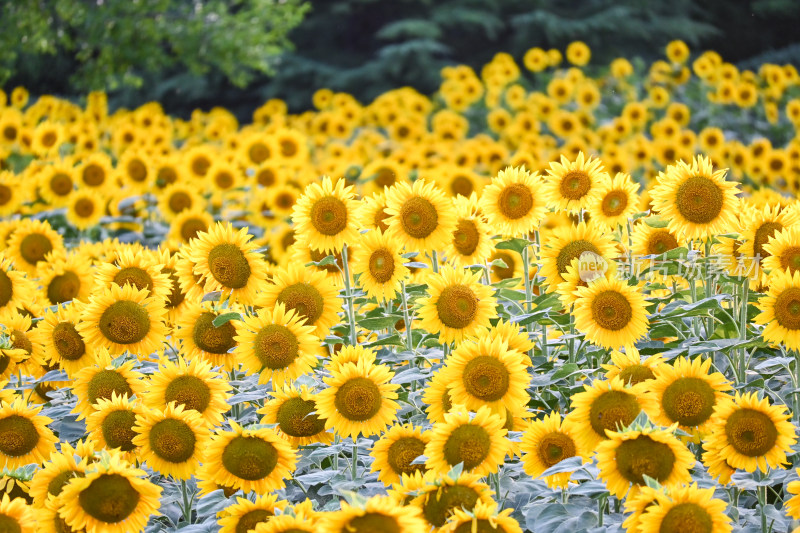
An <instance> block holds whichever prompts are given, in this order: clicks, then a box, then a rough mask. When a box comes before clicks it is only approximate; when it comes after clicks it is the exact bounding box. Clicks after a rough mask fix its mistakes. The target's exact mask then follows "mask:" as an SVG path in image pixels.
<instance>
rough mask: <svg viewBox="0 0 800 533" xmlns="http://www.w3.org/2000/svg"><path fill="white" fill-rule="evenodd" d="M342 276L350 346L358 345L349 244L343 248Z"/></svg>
mask: <svg viewBox="0 0 800 533" xmlns="http://www.w3.org/2000/svg"><path fill="white" fill-rule="evenodd" d="M342 276H343V277H344V294H345V296H344V299H345V303H346V304H347V322H348V323H349V325H350V344H351V345H352V346H355V345H356V344H358V336H357V334H356V311H355V308H354V304H353V287H352V285H351V284H350V267H349V265H348V259H347V244H345V245H344V246H342Z"/></svg>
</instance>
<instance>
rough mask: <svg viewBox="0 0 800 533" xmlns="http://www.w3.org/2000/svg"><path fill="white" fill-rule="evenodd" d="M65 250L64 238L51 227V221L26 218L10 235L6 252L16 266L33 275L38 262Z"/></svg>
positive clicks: (61, 253)
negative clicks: (50, 254) (48, 255)
mask: <svg viewBox="0 0 800 533" xmlns="http://www.w3.org/2000/svg"><path fill="white" fill-rule="evenodd" d="M64 251H65V250H64V239H63V237H61V235H59V234H58V233H56V231H55V230H53V228H52V227H50V223H48V222H47V221H44V222H43V221H41V220H34V219H32V218H24V219H22V220H20V221H19V223H18V224H17V226H16V229H15V230H14V233H12V234H11V236H10V237H9V239H8V247H7V249H6V254H7V256H8V258H9V259H11V260H13V261H14V268H17V269H19V270H22V271H24V272H26V273H27V274H28V275H33V274H35V273H36V266H37V264H38V263H39V262H41V261H45V256H46V255H47V254H49V253H51V252H55V253H56V254H58V255H63V254H64Z"/></svg>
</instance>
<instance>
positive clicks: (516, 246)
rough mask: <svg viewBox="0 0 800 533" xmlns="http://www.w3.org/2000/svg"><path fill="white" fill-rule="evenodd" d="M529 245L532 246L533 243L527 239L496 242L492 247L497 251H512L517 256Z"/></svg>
mask: <svg viewBox="0 0 800 533" xmlns="http://www.w3.org/2000/svg"><path fill="white" fill-rule="evenodd" d="M530 244H533V242H532V241H529V240H528V239H509V240H507V241H500V242H498V243H497V244H496V245H495V246H494V247H495V248H497V249H498V250H513V251H515V252H517V253H518V254H522V250H524V249H525V247H526V246H528V245H530Z"/></svg>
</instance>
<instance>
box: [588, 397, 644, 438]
mask: <svg viewBox="0 0 800 533" xmlns="http://www.w3.org/2000/svg"><path fill="white" fill-rule="evenodd" d="M639 411H641V407H640V406H639V402H638V401H637V400H636V397H635V396H634V395H632V394H628V393H627V392H625V391H608V392H604V393H603V394H601V395H600V396H598V397H597V398H596V399H595V400H594V401H593V402H592V406H591V408H590V410H589V416H590V424H591V425H592V429H593V430H594V432H595V433H597V434H598V435H600V436H601V437H603V438H604V439H605V438H607V437H606V430H607V429H609V430H611V431H617V430H618V429H619V428H620V427H628V426H629V425H630V424H631V422H633V421H634V420H635V419H636V417H637V416H638V415H639Z"/></svg>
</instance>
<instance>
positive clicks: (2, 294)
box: [0, 270, 14, 307]
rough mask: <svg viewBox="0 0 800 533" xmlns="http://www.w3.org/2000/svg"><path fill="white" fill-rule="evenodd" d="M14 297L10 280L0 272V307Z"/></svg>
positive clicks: (2, 271)
mask: <svg viewBox="0 0 800 533" xmlns="http://www.w3.org/2000/svg"><path fill="white" fill-rule="evenodd" d="M13 297H14V284H13V283H11V278H10V277H8V274H7V273H6V272H5V271H4V270H0V307H5V305H6V304H7V303H8V302H10V301H11V298H13Z"/></svg>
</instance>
